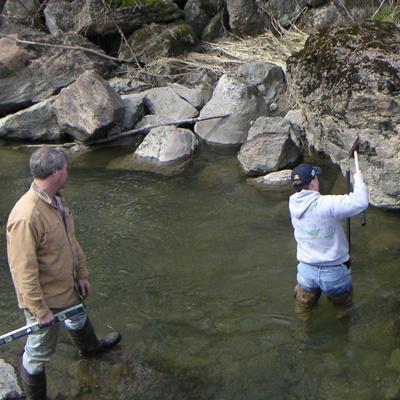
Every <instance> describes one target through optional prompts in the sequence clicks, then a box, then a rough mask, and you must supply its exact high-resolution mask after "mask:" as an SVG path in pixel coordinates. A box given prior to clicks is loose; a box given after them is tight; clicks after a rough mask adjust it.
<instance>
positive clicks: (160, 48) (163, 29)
mask: <svg viewBox="0 0 400 400" xmlns="http://www.w3.org/2000/svg"><path fill="white" fill-rule="evenodd" d="M196 42H197V36H196V34H195V33H194V31H193V30H192V28H191V27H190V26H189V25H188V24H187V23H186V22H184V21H176V22H173V23H171V24H169V25H160V24H155V23H152V24H150V25H146V26H144V27H143V28H141V29H138V30H136V31H135V32H134V33H133V34H132V35H131V36H130V37H129V38H128V43H129V46H128V45H127V44H126V43H125V42H124V43H122V45H121V47H120V49H119V54H118V57H119V58H120V59H121V60H127V61H130V60H135V59H137V60H139V61H140V62H142V63H144V64H148V63H150V62H151V61H154V60H156V59H158V58H160V57H172V56H176V55H179V54H182V53H183V52H185V51H186V50H188V49H189V48H191V47H193V45H194V44H195V43H196ZM131 50H132V51H133V53H132V51H131Z"/></svg>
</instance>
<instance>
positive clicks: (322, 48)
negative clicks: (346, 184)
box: [287, 22, 400, 208]
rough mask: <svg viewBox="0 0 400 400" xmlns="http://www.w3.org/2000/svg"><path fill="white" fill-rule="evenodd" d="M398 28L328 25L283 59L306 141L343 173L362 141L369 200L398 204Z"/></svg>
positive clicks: (399, 62) (381, 24)
mask: <svg viewBox="0 0 400 400" xmlns="http://www.w3.org/2000/svg"><path fill="white" fill-rule="evenodd" d="M399 54H400V28H399V27H397V26H395V25H391V24H385V23H378V22H367V23H364V24H362V25H353V26H345V27H331V28H329V29H326V30H324V31H321V32H320V33H319V34H315V35H312V36H310V38H309V39H308V40H307V42H306V45H305V48H304V49H303V50H302V51H300V52H298V53H297V54H295V55H293V56H292V57H290V58H289V60H288V63H287V64H288V74H289V82H290V85H289V86H290V92H291V95H292V98H293V99H295V100H297V102H298V104H299V106H300V108H301V109H302V111H303V113H304V116H305V119H304V121H305V123H306V128H307V129H306V134H307V139H308V141H309V143H310V144H311V145H312V146H314V147H315V148H316V149H317V150H319V151H323V152H325V153H326V154H328V155H329V156H330V157H331V159H332V161H333V162H335V163H336V164H338V165H340V167H341V169H342V171H343V173H344V172H345V170H346V169H348V168H349V167H352V162H350V161H349V160H348V153H349V151H350V149H351V147H352V145H353V143H354V142H355V140H356V138H357V137H359V139H360V146H361V147H360V166H361V169H362V170H363V173H364V176H365V178H366V181H367V183H368V186H369V188H370V202H371V203H372V204H373V205H375V206H379V207H388V208H400V187H399V185H398V182H399V181H400V140H399V137H400V100H399V98H398V93H399V92H400V76H399V74H398V71H399V70H400V55H399Z"/></svg>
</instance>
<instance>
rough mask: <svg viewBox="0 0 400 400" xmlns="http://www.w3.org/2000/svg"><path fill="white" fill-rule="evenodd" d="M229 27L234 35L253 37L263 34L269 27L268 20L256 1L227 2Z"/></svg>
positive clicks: (232, 0)
mask: <svg viewBox="0 0 400 400" xmlns="http://www.w3.org/2000/svg"><path fill="white" fill-rule="evenodd" d="M226 8H227V12H228V18H229V25H230V27H231V30H232V32H233V33H235V34H238V35H251V34H257V33H262V32H264V31H265V29H266V27H267V25H268V18H267V15H266V14H265V13H262V12H261V11H260V10H259V8H258V7H257V1H256V0H226Z"/></svg>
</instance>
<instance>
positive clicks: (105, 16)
mask: <svg viewBox="0 0 400 400" xmlns="http://www.w3.org/2000/svg"><path fill="white" fill-rule="evenodd" d="M55 1H56V0H55ZM74 3H75V8H76V9H77V10H78V15H77V16H76V17H75V18H74V20H75V21H76V23H75V27H74V30H75V31H76V32H82V33H83V34H86V35H101V36H107V35H114V34H118V33H119V31H118V28H119V29H121V30H122V31H123V32H124V33H127V34H128V33H131V32H133V31H134V30H137V29H139V28H141V27H142V26H144V25H146V24H150V23H152V22H156V23H168V22H172V21H175V20H177V19H178V18H181V17H182V14H183V12H182V10H180V9H179V7H178V6H177V5H176V3H175V2H174V1H173V0H162V1H156V2H148V3H149V4H147V5H146V4H143V5H140V7H139V6H137V5H134V6H124V7H113V9H112V18H111V17H110V13H109V11H108V10H106V9H105V8H104V4H103V2H102V1H101V0H91V1H86V2H84V6H83V7H82V6H79V4H81V1H80V0H75V1H74ZM150 3H152V4H150Z"/></svg>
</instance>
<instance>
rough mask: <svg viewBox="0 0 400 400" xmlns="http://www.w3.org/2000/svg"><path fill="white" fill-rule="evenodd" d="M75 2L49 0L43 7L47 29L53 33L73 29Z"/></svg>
mask: <svg viewBox="0 0 400 400" xmlns="http://www.w3.org/2000/svg"><path fill="white" fill-rule="evenodd" d="M74 3H75V2H71V1H67V0H49V1H48V2H47V4H46V7H45V9H44V12H43V13H44V17H45V22H46V26H47V29H48V30H49V32H50V33H51V34H52V35H54V34H56V33H58V32H70V31H72V30H73V29H74V24H75V23H74V16H75V13H76V6H75V4H74Z"/></svg>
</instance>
